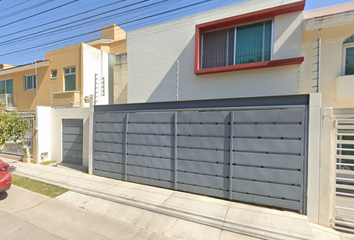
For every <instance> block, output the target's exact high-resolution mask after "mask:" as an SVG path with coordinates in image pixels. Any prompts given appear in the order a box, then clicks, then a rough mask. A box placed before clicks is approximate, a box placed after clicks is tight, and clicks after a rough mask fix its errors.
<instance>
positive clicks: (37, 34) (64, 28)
mask: <svg viewBox="0 0 354 240" xmlns="http://www.w3.org/2000/svg"><path fill="white" fill-rule="evenodd" d="M147 1H149V0H142V1H140V2H136V3H133V4H129V5H126V6H123V7H120V8H117V9H115V10H121V9H123V8H128V7H132V6H134V5H138V4H140V3H143V2H147ZM168 1H171V0H162V1H160V2H155V3H151V4H148V5H144V6H140V7H137V8H134V9H130V10H126V11H123V12H118V13H114V14H112V15H108V16H103V17H100V18H98V19H94V20H91V21H87V22H84V23H80V24H76V25H73V26H68V25H71V24H73V23H77V22H82V21H84V20H87V19H90V18H92V17H96V16H102V14H105V13H108V12H112V11H111V10H110V11H106V12H104V13H100V14H96V15H94V16H90V17H86V18H83V19H79V20H76V21H73V22H70V23H65V24H62V25H58V26H56V27H55V29H54V30H53V28H47V29H43V30H41V31H38V32H34V33H31V34H30V36H28V35H26V37H16V38H12V39H9V40H6V41H3V42H0V45H7V44H12V43H14V42H20V41H24V40H28V39H31V40H33V39H34V38H38V37H43V36H46V35H49V34H52V33H59V32H63V31H67V30H69V29H71V28H75V27H78V26H82V25H85V24H89V23H93V22H97V21H99V20H103V19H108V18H110V17H117V16H120V15H123V14H126V13H131V12H133V11H136V10H141V9H143V8H147V7H151V6H154V5H157V4H161V3H162V2H168ZM61 27H62V28H61ZM48 30H52V31H50V32H45V31H48Z"/></svg>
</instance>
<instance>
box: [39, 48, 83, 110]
mask: <svg viewBox="0 0 354 240" xmlns="http://www.w3.org/2000/svg"><path fill="white" fill-rule="evenodd" d="M46 59H47V60H51V61H52V62H51V64H50V66H49V68H48V71H47V74H46V76H45V81H47V84H46V86H45V87H44V88H46V89H45V91H47V93H48V94H47V95H48V98H49V85H51V86H52V93H58V92H64V91H65V78H64V77H65V76H64V68H67V67H75V68H76V89H75V90H76V91H79V92H80V93H82V89H83V83H82V43H81V44H76V45H73V46H70V47H65V48H61V49H57V50H54V51H51V52H47V53H46ZM55 69H56V70H57V71H58V76H57V78H56V79H51V78H50V75H51V71H52V70H55ZM80 99H82V96H81V95H80ZM48 103H49V99H48ZM69 104H70V102H68V103H66V104H63V105H69Z"/></svg>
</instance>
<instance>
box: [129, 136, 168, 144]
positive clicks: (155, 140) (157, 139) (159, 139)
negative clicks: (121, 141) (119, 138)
mask: <svg viewBox="0 0 354 240" xmlns="http://www.w3.org/2000/svg"><path fill="white" fill-rule="evenodd" d="M128 143H129V144H138V145H139V144H142V145H156V146H169V147H172V146H173V145H174V138H172V136H170V135H169V136H161V135H139V134H128Z"/></svg>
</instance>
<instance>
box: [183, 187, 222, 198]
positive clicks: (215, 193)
mask: <svg viewBox="0 0 354 240" xmlns="http://www.w3.org/2000/svg"><path fill="white" fill-rule="evenodd" d="M178 189H179V190H181V191H185V192H190V193H197V194H202V195H207V196H213V197H218V198H228V196H229V192H228V191H225V190H219V189H212V188H204V187H198V186H191V185H187V184H182V183H178Z"/></svg>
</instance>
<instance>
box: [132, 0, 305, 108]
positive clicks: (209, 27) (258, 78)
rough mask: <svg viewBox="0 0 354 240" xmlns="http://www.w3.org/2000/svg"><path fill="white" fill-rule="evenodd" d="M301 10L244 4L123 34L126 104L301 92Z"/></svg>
mask: <svg viewBox="0 0 354 240" xmlns="http://www.w3.org/2000/svg"><path fill="white" fill-rule="evenodd" d="M304 6H305V1H298V0H285V1H283V0H269V1H263V0H251V1H244V2H241V3H237V4H233V5H230V6H227V7H223V8H219V9H215V10H211V11H207V12H203V13H199V14H196V15H193V16H188V17H184V18H181V19H177V20H173V21H169V22H165V23H161V24H158V25H154V26H150V27H145V28H141V29H137V30H133V31H130V32H128V38H127V39H128V53H129V57H128V103H136V102H159V101H176V100H198V99H214V98H238V97H256V96H275V95H288V94H298V93H300V77H301V76H300V64H301V63H302V62H303V57H302V51H301V47H294V46H301V44H302V38H303V9H304ZM235 39H236V41H235ZM251 39H253V40H254V42H252V40H251ZM215 42H218V44H217V46H218V49H213V48H211V47H208V46H209V45H208V44H211V45H213V44H214V43H215ZM240 42H241V43H242V44H240ZM231 43H232V44H231ZM214 50H216V51H214ZM248 50H249V52H247V51H248ZM220 52H222V54H223V55H222V54H221V55H220V54H219V53H220ZM249 54H251V57H249V58H248V57H247V55H249ZM209 57H210V58H211V59H214V60H212V61H208V59H210V58H209ZM226 65H228V66H226Z"/></svg>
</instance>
